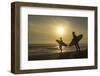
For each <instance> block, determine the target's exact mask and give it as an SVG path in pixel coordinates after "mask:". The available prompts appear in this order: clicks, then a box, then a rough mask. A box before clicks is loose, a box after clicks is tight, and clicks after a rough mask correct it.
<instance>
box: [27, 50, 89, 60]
mask: <svg viewBox="0 0 100 76" xmlns="http://www.w3.org/2000/svg"><path fill="white" fill-rule="evenodd" d="M77 58H88V51H87V50H82V51H80V52H77V51H74V52H63V53H48V54H37V55H36V54H32V53H29V57H28V60H55V59H77Z"/></svg>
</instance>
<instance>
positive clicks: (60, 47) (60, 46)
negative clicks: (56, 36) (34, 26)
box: [59, 37, 63, 53]
mask: <svg viewBox="0 0 100 76" xmlns="http://www.w3.org/2000/svg"><path fill="white" fill-rule="evenodd" d="M60 41H61V42H63V40H62V37H60ZM59 49H60V50H61V53H62V45H61V44H59Z"/></svg>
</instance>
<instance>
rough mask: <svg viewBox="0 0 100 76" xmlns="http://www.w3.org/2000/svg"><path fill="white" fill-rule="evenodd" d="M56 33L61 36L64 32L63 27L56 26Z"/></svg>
mask: <svg viewBox="0 0 100 76" xmlns="http://www.w3.org/2000/svg"><path fill="white" fill-rule="evenodd" d="M57 33H58V34H59V35H60V36H62V35H63V34H64V27H58V28H57Z"/></svg>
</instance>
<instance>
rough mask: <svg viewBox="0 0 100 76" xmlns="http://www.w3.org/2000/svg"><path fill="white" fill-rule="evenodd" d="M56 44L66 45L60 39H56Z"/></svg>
mask: <svg viewBox="0 0 100 76" xmlns="http://www.w3.org/2000/svg"><path fill="white" fill-rule="evenodd" d="M56 41H57V43H58V44H60V45H62V46H67V44H66V43H64V42H63V41H60V40H56Z"/></svg>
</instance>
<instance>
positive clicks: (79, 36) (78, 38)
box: [69, 34, 83, 46]
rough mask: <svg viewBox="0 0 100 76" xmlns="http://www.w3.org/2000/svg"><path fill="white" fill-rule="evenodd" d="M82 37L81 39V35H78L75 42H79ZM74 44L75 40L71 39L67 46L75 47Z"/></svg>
mask: <svg viewBox="0 0 100 76" xmlns="http://www.w3.org/2000/svg"><path fill="white" fill-rule="evenodd" d="M82 37H83V35H82V34H80V35H78V36H77V42H79V41H80V40H81V39H82ZM75 43H76V40H75V39H74V38H73V39H72V41H71V42H70V44H69V46H73V45H75Z"/></svg>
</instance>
